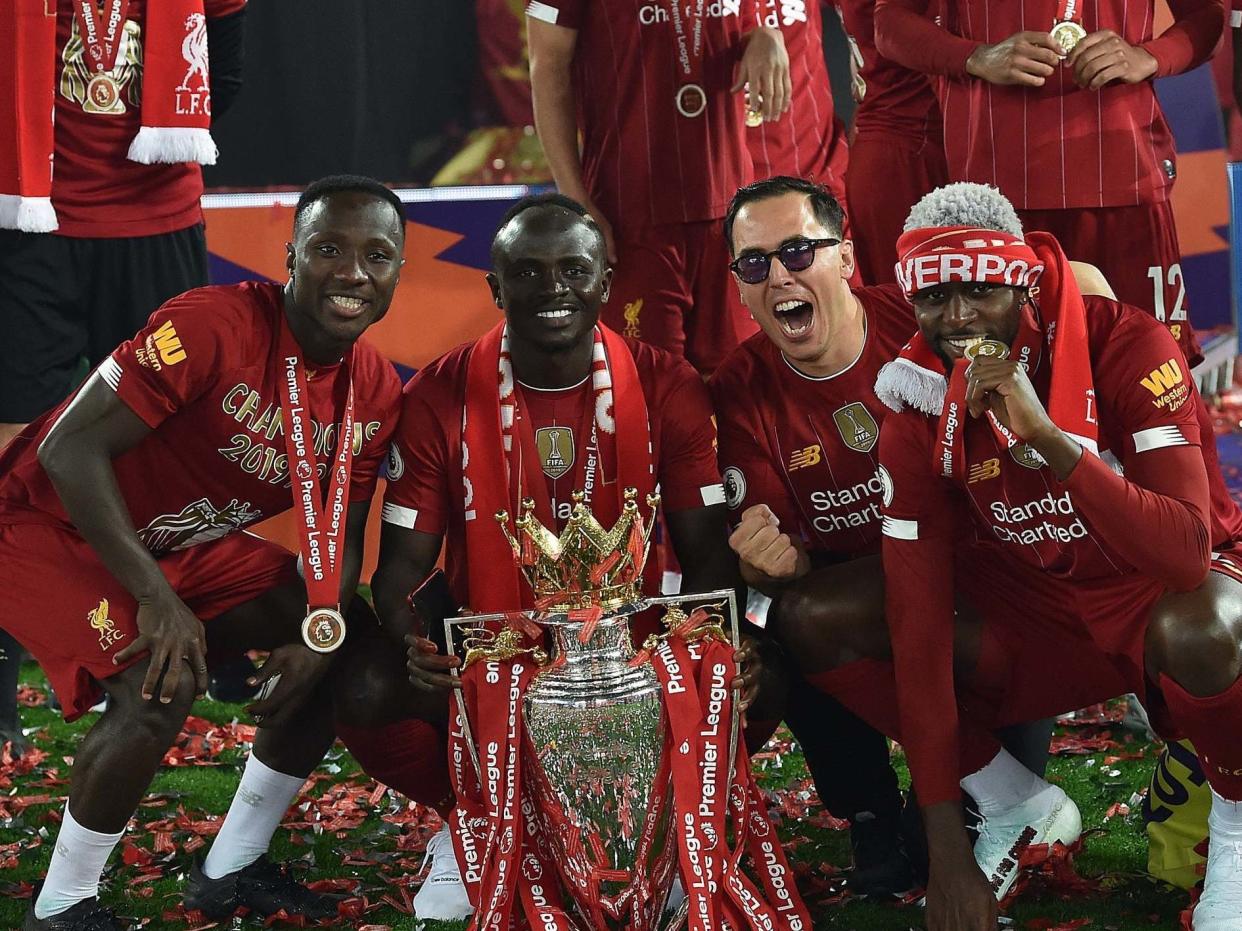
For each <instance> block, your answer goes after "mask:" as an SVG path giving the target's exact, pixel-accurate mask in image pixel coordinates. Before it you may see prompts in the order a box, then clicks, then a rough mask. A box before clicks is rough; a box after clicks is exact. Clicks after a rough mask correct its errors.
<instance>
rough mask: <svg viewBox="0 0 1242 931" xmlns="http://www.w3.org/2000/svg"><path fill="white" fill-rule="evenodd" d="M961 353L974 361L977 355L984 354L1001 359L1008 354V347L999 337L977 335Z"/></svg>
mask: <svg viewBox="0 0 1242 931" xmlns="http://www.w3.org/2000/svg"><path fill="white" fill-rule="evenodd" d="M962 355H964V356H965V357H966V358H967V359H970V360H971V361H974V360H975V359H977V358H978V357H979V356H985V357H987V358H990V359H1003V358H1005V357H1006V356H1007V355H1009V347H1008V346H1006V345H1005V344H1004V343H1002V342H1001V341H1000V340H999V339H984V338H983V337H979V338H978V339H977V340H975V341H974V342H973V343H971V344H970V345H969V346H967V347H966V348H965V349H964V350H963V351H962Z"/></svg>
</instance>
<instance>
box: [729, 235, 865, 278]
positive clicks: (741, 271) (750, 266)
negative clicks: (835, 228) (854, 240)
mask: <svg viewBox="0 0 1242 931" xmlns="http://www.w3.org/2000/svg"><path fill="white" fill-rule="evenodd" d="M840 244H841V240H839V239H795V240H794V241H793V242H787V243H785V245H783V246H781V247H780V248H779V249H773V250H772V251H771V252H748V253H746V254H745V255H739V256H738V257H737V258H736V259H734V260H733V261H732V262H730V263H729V267H730V268H731V269H733V274H735V275H737V276H738V277H739V278H741V279H742V280H743V281H744V282H746V283H747V284H759V282H761V281H767V280H768V274H769V272H771V271H772V259H773V257H774V256H780V260H781V264H782V265H784V266H785V270H786V271H791V272H803V271H806V270H807V269H808V268H810V267H811V263H812V262H814V261H815V253H816V251H817V250H819V249H823V248H825V247H827V246H837V245H840Z"/></svg>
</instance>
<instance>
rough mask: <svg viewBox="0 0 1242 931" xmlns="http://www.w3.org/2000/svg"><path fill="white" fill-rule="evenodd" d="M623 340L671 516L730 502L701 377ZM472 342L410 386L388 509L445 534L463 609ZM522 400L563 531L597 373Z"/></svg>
mask: <svg viewBox="0 0 1242 931" xmlns="http://www.w3.org/2000/svg"><path fill="white" fill-rule="evenodd" d="M625 342H626V345H628V346H629V347H630V350H631V351H632V352H633V354H634V362H635V364H636V366H637V368H638V378H639V382H640V383H641V384H642V386H643V392H644V397H645V399H646V402H647V416H648V418H649V420H650V424H651V443H652V456H653V460H654V462H655V469H656V481H657V482H658V483H659V491H660V496H661V507H662V509H663V510H664V511H666V512H670V513H671V512H676V511H683V510H689V509H691V508H700V507H706V506H709V505H713V504H721V503H723V501H724V493H723V491H722V490H721V487H720V476H719V474H718V473H717V471H716V455H715V441H716V429H715V426H714V424H713V422H712V410H711V404H710V402H709V401H708V398H707V391H706V389H705V388H704V387H703V382H702V379H701V378H700V377H699V375H698V373H697V372H695V371H694V369H693V368H691V367H690V365H689V364H688V363H687V362H685V361H684V360H682V359H678V358H677V357H675V356H673V355H672V354H670V353H668V352H665V351H664V350H662V349H657V348H655V347H653V346H649V345H647V344H646V343H640V342H638V341H637V340H631V339H627V340H626V341H625ZM474 346H475V344H474V343H467V344H465V345H463V346H459V347H457V348H456V349H453V350H451V351H450V352H448V353H446V354H445V355H443V356H441V357H440V358H439V359H437V360H436V361H435V362H432V363H431V364H430V365H428V366H427V367H426V368H424V369H422V370H421V371H420V372H419V373H418V374H417V375H416V376H414V378H412V379H410V381H409V383H408V384H407V385H406V387H405V394H404V397H403V399H402V408H401V424H400V426H399V427H398V429H397V432H396V434H395V436H394V438H393V445H392V451H391V453H390V455H389V461H388V474H387V478H388V490H387V492H386V494H385V497H384V510H383V517H384V520H385V521H387V522H389V523H392V524H396V525H398V526H401V527H407V528H410V529H413V530H418V531H421V532H423V533H430V534H437V535H443V536H445V537H446V548H445V559H446V563H447V573H448V578H449V584H450V587H451V588H452V591H453V596H454V597H455V598H456V599H457V601H458V603H459V604H463V605H465V604H468V603H469V598H468V595H469V587H468V585H467V571H468V567H467V564H466V519H467V518H466V507H465V503H464V502H465V488H464V484H463V477H464V476H463V467H462V409H463V404H464V399H465V392H466V373H467V368H468V365H469V360H470V353H471V351H472V350H473V348H474ZM522 397H523V399H524V400H525V401H526V404H527V409H526V410H525V411H519V416H523V415H525V416H529V417H530V418H531V427H532V432H533V433H534V434H535V435H536V445H537V446H538V447H539V452H540V456H541V459H542V466H543V473H544V478H545V479H546V481H547V487H548V494H549V497H550V499H551V501H552V502H553V509H554V512H555V513H556V518H557V520H556V524H557V527H556V529H557V531H558V532H559V531H560V530H561V529H563V527H564V523H565V520H566V519H567V518H568V516H569V512H570V509H571V508H572V502H571V501H570V495H571V494H572V493H573V492H574V491H575V490H577V489H575V488H573V487H572V485H573V481H574V477H575V476H576V475H578V474H579V470H578V469H577V468H576V467H575V466H576V462H575V460H576V459H578V457H581V456H584V455H585V454H586V447H587V444H588V443H589V441H590V437H589V436H588V437H583V436H579V435H578V434H579V433H581V432H582V424H583V412H584V408H585V405H586V404H588V403H590V402H591V401H592V399H593V398H594V389H593V388H592V387H591V383H590V379H587V380H586V381H584V382H582V383H581V384H579V385H577V386H574V387H572V388H566V389H562V390H558V391H540V390H538V389H533V388H529V387H525V386H523V388H522ZM549 428H551V429H549ZM553 431H555V435H554V436H550V435H549V434H550V433H552V432H553ZM514 433H515V435H516V428H515V431H514ZM541 433H542V436H541V435H540V434H541ZM614 468H615V466H614V465H613V464H612V463H609V462H606V461H605V462H602V463H601V467H600V472H599V473H598V478H597V481H601V482H603V483H606V484H609V483H613V482H615V481H616V480H617V479H616V475H615V473H612V472H611V470H612V469H614ZM471 519H473V520H487V521H491V520H492V515H490V514H474V515H473V517H472V518H471ZM497 532H499V530H498V531H497Z"/></svg>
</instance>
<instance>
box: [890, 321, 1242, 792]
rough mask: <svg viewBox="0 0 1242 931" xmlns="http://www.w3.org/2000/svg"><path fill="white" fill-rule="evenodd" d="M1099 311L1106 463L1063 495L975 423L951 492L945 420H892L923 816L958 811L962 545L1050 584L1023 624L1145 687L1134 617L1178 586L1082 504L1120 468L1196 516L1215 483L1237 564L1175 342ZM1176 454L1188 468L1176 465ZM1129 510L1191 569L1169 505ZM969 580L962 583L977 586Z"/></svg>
mask: <svg viewBox="0 0 1242 931" xmlns="http://www.w3.org/2000/svg"><path fill="white" fill-rule="evenodd" d="M1085 301H1086V305H1087V333H1088V342H1089V346H1090V357H1091V374H1092V378H1093V381H1094V396H1093V398H1092V405H1093V410H1092V411H1091V412H1089V414H1088V417H1089V418H1092V419H1095V420H1096V421H1098V426H1099V438H1098V443H1099V449H1100V460H1099V461H1098V462H1093V461H1092V459H1093V458H1094V457H1093V456H1092V454H1091V453H1089V452H1086V451H1084V453H1083V457H1084V461H1080V462H1079V463H1078V465H1077V466H1076V467H1075V469H1074V471H1073V472H1071V474H1070V476H1069V479H1068V480H1067V481H1065V482H1060V481H1058V480H1057V478H1056V476H1055V475H1054V474H1053V473H1052V472H1051V470H1049V469H1048V468H1047V467H1046V466H1043V465H1042V464H1041V462H1040V461H1039V460H1038V459H1037V458H1036V457H1035V456H1034V455H1033V454H1032V451H1031V450H1030V449H1029V447H1027V446H1026V445H1025V444H1021V445H1018V446H1014V447H1013V448H1012V449H1010V448H1007V447H1006V446H1005V445H1004V444H1002V443H1000V442H998V441H997V439H996V436H995V433H994V432H993V430H992V428H991V426H990V424H989V422H988V420H987V419H986V418H978V419H976V418H972V417H967V418H966V419H965V421H964V424H963V425H962V427H961V429H964V430H965V450H966V469H965V475H964V479H963V480H962V481H960V482H956V481H949V480H946V479H941V478H940V477H939V476H938V475H936V474H935V473H934V472H933V469H932V450H933V449H934V448H935V447H936V446H937V444H938V443H939V442H940V437H939V418H938V417H932V416H928V415H926V414H923V413H921V412H919V411H916V410H912V409H910V408H907V409H905V410H903V411H902V412H900V413H894V414H890V415H889V416H888V418H887V419H886V420H885V424H884V436H883V439H882V441H881V444H880V446H881V448H880V459H881V464H882V466H883V468H884V469H885V470H886V474H885V477H884V478H885V486H886V488H885V496H886V499H885V507H884V509H883V513H884V521H883V534H884V547H883V552H884V569H885V576H886V578H887V579H888V584H887V596H886V597H887V610H888V622H889V629H890V631H891V633H892V637H893V653H894V659H895V662H896V664H897V681H898V691H899V694H900V697H901V705H902V733H903V738H904V742H905V744H906V752H907V756H908V758H909V760H910V766H911V772H912V773H913V774H914V778H915V781H916V784H917V785H918V790H919V797H920V800H921V802H922V803H923V804H924V805H930V804H934V803H936V802H939V801H945V800H947V799H949V798H957V795H958V785H957V779H958V774H957V771H956V767H955V764H954V762H953V761H955V760H956V759H957V754H956V751H955V750H954V749H953V747H952V741H953V740H954V738H953V733H954V728H955V727H956V725H955V723H954V722H955V721H956V718H955V715H954V708H955V698H954V692H953V684H952V683H953V675H952V642H953V615H954V600H953V596H954V554H955V553H956V552H960V549H959V545H960V544H962V543H975V544H978V547H979V549H977V550H975V551H974V552H976V553H977V554H979V557H980V558H985V559H987V560H988V561H989V563H990V564H992V565H993V566H994V567H995V571H993V573H992V575H993V576H996V575H1000V576H1004V575H1005V567H1006V566H1012V567H1013V568H1012V569H1011V570H1009V574H1010V575H1012V576H1013V577H1014V579H1015V580H1018V579H1030V578H1033V579H1035V580H1036V583H1037V590H1038V593H1039V602H1040V603H1039V604H1038V605H1036V604H1034V603H1033V602H1032V601H1030V600H1026V601H1024V600H1022V599H1023V597H1025V596H1016V600H1015V601H1014V602H1013V603H1012V605H1011V606H1010V607H1011V609H1012V620H1013V623H1015V624H1017V625H1019V626H1030V625H1033V624H1035V623H1039V624H1052V625H1055V626H1057V627H1059V628H1060V629H1061V630H1063V631H1069V632H1072V633H1073V634H1074V635H1076V636H1080V637H1081V636H1084V635H1089V636H1090V638H1091V639H1092V640H1093V641H1094V642H1095V643H1096V644H1097V645H1098V646H1099V647H1100V649H1101V650H1103V652H1104V653H1106V654H1107V655H1109V656H1114V657H1120V658H1121V661H1122V662H1129V663H1130V664H1131V665H1132V666H1137V669H1136V670H1135V672H1136V674H1138V675H1141V671H1142V649H1143V647H1142V643H1141V642H1139V643H1136V642H1134V630H1135V625H1134V623H1133V618H1134V612H1135V611H1136V610H1138V611H1143V610H1146V609H1147V608H1149V607H1150V605H1151V603H1152V602H1153V601H1154V599H1155V598H1157V597H1159V595H1160V594H1161V593H1162V592H1163V591H1164V590H1165V584H1164V583H1162V582H1160V581H1159V580H1157V579H1155V578H1153V577H1152V576H1151V575H1144V574H1141V573H1140V572H1139V571H1138V570H1136V569H1135V568H1134V567H1133V566H1132V565H1131V564H1130V563H1128V562H1127V561H1126V559H1125V558H1124V557H1123V556H1122V555H1121V554H1119V553H1118V552H1117V550H1116V548H1115V547H1113V546H1110V545H1109V543H1108V542H1107V541H1106V540H1105V539H1103V538H1102V536H1101V535H1100V534H1099V533H1098V532H1097V531H1096V530H1095V528H1093V526H1092V522H1091V520H1090V519H1088V518H1087V517H1085V516H1084V515H1083V513H1082V512H1081V511H1080V510H1079V506H1078V505H1077V504H1076V501H1075V498H1076V497H1082V496H1083V495H1084V494H1087V493H1088V491H1087V489H1089V488H1092V487H1098V486H1096V485H1093V484H1091V483H1092V482H1093V473H1094V472H1096V470H1097V469H1107V468H1108V467H1109V466H1111V467H1112V468H1113V470H1114V471H1120V472H1121V473H1122V474H1123V475H1124V476H1125V477H1126V478H1127V479H1128V480H1130V481H1132V482H1133V483H1134V484H1135V485H1136V486H1138V488H1143V489H1149V488H1152V487H1159V488H1160V489H1161V491H1160V494H1161V495H1162V496H1164V500H1165V501H1166V502H1167V501H1168V499H1173V500H1174V501H1177V502H1182V503H1183V504H1185V505H1186V506H1187V507H1189V508H1191V509H1192V510H1193V511H1195V512H1198V510H1199V508H1200V507H1201V506H1202V505H1201V504H1200V503H1198V501H1199V499H1201V498H1203V497H1204V496H1203V485H1204V484H1205V478H1206V485H1207V491H1208V492H1209V495H1210V500H1203V501H1202V504H1206V505H1207V508H1208V510H1207V512H1206V513H1203V514H1199V515H1198V516H1200V517H1202V518H1204V519H1205V520H1206V523H1207V531H1208V542H1209V543H1210V545H1211V546H1212V547H1213V548H1216V549H1220V548H1228V547H1231V546H1232V544H1233V542H1234V541H1236V540H1238V539H1239V538H1240V537H1242V514H1239V511H1238V508H1237V506H1236V505H1234V504H1233V502H1232V501H1231V500H1230V499H1229V495H1228V492H1227V491H1226V489H1225V486H1224V481H1223V479H1222V478H1221V475H1220V470H1219V467H1218V464H1217V460H1216V454H1215V443H1214V442H1213V436H1212V432H1211V422H1210V418H1209V417H1208V415H1207V411H1206V408H1205V407H1204V405H1203V402H1202V400H1201V399H1200V397H1199V395H1198V392H1197V391H1196V389H1195V388H1194V385H1193V382H1192V380H1191V376H1190V373H1189V372H1188V371H1187V369H1186V362H1185V359H1184V358H1183V356H1182V354H1181V352H1180V351H1179V349H1178V348H1177V344H1176V343H1175V342H1174V340H1173V338H1172V336H1171V335H1169V333H1168V332H1167V331H1166V330H1165V329H1164V328H1163V327H1162V326H1161V325H1160V324H1159V323H1157V322H1156V321H1155V320H1153V319H1152V318H1151V317H1150V316H1149V315H1147V314H1145V313H1143V312H1142V311H1139V310H1137V309H1136V308H1132V307H1127V306H1125V305H1121V304H1117V303H1115V302H1112V301H1107V300H1104V299H1103V298H1096V297H1086V298H1085ZM1032 382H1033V384H1034V385H1035V388H1036V390H1037V392H1038V393H1039V395H1040V397H1041V398H1046V397H1047V385H1048V365H1047V364H1045V360H1043V359H1041V360H1038V361H1037V362H1036V364H1035V365H1034V366H1033V367H1032ZM1170 453H1175V454H1180V453H1187V454H1189V455H1178V456H1177V460H1176V462H1175V463H1174V462H1170V460H1169V458H1168V457H1169V455H1170ZM1162 457H1164V458H1162ZM1093 467H1095V468H1093ZM1205 472H1206V475H1205ZM1131 497H1132V500H1130V501H1129V507H1128V508H1127V510H1126V512H1125V519H1126V520H1127V521H1129V522H1132V531H1133V534H1134V535H1135V538H1136V539H1138V540H1139V541H1141V542H1143V543H1144V544H1145V545H1147V546H1148V547H1150V548H1156V549H1157V550H1158V551H1159V552H1160V553H1164V552H1166V551H1167V552H1168V553H1169V558H1170V559H1172V558H1174V557H1175V556H1176V557H1184V553H1185V552H1186V551H1187V550H1188V549H1189V543H1188V542H1187V541H1186V540H1184V539H1181V538H1180V537H1179V536H1178V535H1177V527H1178V526H1179V525H1178V523H1177V522H1176V521H1174V520H1172V519H1170V517H1169V515H1168V514H1167V513H1166V507H1165V506H1164V505H1162V504H1161V501H1160V500H1158V499H1156V498H1155V496H1154V494H1153V493H1151V492H1147V497H1144V496H1143V494H1135V495H1133V496H1131ZM1113 539H1114V540H1116V539H1117V537H1116V536H1115V535H1114V536H1113ZM969 568H970V567H969V564H968V565H966V566H964V567H959V569H962V570H963V571H960V572H959V578H960V579H964V580H965V581H964V584H967V585H970V584H971V578H972V577H971V574H970V571H969ZM1028 584H1029V583H1028ZM1016 585H1017V583H1016V582H1015V586H1016ZM986 594H987V595H988V596H989V597H991V598H995V597H997V594H998V593H997V592H995V591H990V592H988V593H986ZM1000 594H1001V595H1003V593H1000ZM966 595H967V598H968V599H969V597H970V592H969V591H968V592H966ZM1049 606H1051V607H1049Z"/></svg>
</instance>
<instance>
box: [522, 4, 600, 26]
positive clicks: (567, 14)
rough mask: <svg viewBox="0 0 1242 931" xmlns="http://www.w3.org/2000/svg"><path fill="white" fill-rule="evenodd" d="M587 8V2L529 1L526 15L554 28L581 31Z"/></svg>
mask: <svg viewBox="0 0 1242 931" xmlns="http://www.w3.org/2000/svg"><path fill="white" fill-rule="evenodd" d="M586 6H587V4H586V0H527V3H526V15H527V16H529V17H530V18H531V19H537V20H539V21H540V22H544V23H548V24H549V25H552V26H564V27H565V28H566V29H581V28H582V23H583V20H585V19H586Z"/></svg>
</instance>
